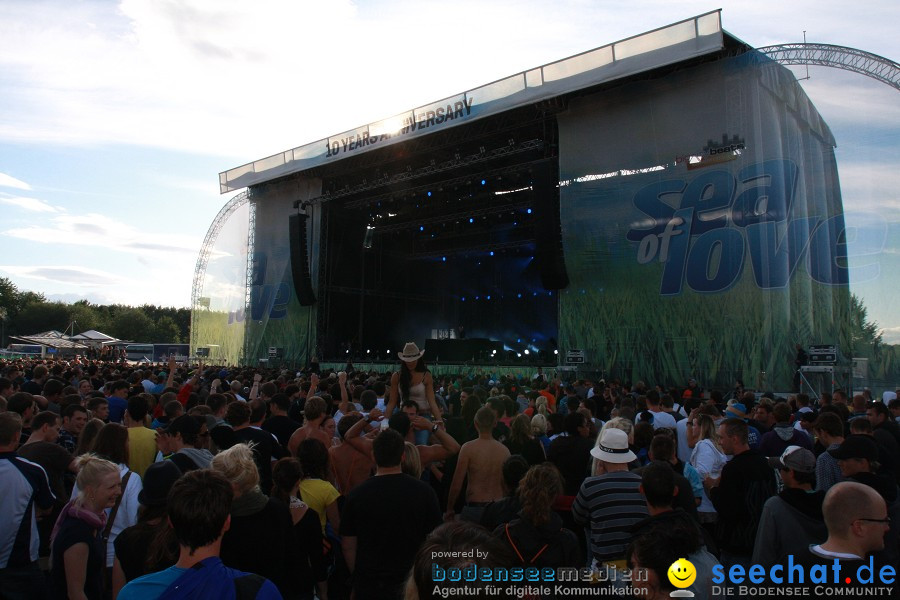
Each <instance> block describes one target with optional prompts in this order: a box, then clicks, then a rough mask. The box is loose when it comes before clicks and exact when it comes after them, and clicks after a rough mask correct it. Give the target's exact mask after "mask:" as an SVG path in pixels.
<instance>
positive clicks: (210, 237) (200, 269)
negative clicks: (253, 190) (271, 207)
mask: <svg viewBox="0 0 900 600" xmlns="http://www.w3.org/2000/svg"><path fill="white" fill-rule="evenodd" d="M249 201H250V194H249V193H248V191H247V190H245V191H243V192H241V193H240V194H238V195H236V196H233V197H232V198H231V199H230V200H229V201H228V202H226V203H225V206H223V207H222V209H221V210H220V211H219V214H217V215H216V218H215V219H213V222H212V224H211V225H210V226H209V230H208V231H207V232H206V237H205V238H204V239H203V245H202V246H201V247H200V255H199V256H198V257H197V266H196V267H195V268H194V283H193V286H192V288H191V349H192V350H194V351H196V348H197V327H195V325H196V320H195V316H196V311H197V310H199V303H200V294H201V292H202V291H203V282H204V280H205V279H206V267H207V265H209V255H210V253H211V252H212V249H213V246H215V244H216V239H218V237H219V232H220V231H222V227H224V226H225V223H226V222H227V221H228V218H229V217H230V216H231V214H232V213H234V211H236V210H237V209H239V208H241V207H242V206H244V205H245V204H247V202H249ZM250 230H251V232H252V231H253V228H252V227H251V229H250ZM251 235H252V233H251Z"/></svg>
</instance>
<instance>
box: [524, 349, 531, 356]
mask: <svg viewBox="0 0 900 600" xmlns="http://www.w3.org/2000/svg"><path fill="white" fill-rule="evenodd" d="M522 352H523V353H524V354H525V355H526V356H528V355H529V354H531V352H529V351H528V348H525V350H523V351H522Z"/></svg>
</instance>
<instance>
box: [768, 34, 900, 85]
mask: <svg viewBox="0 0 900 600" xmlns="http://www.w3.org/2000/svg"><path fill="white" fill-rule="evenodd" d="M757 50H759V51H760V52H762V53H763V54H765V55H766V56H768V57H769V58H771V59H772V60H775V61H777V62H779V63H781V64H782V65H816V66H821V67H834V68H836V69H844V70H845V71H852V72H854V73H860V74H862V75H865V76H867V77H871V78H872V79H875V80H877V81H880V82H881V83H886V84H887V85H889V86H891V87H892V88H894V89H895V90H898V91H900V65H898V64H897V63H895V62H894V61H892V60H888V59H886V58H884V57H883V56H878V55H877V54H872V53H871V52H865V51H863V50H857V49H856V48H848V47H846V46H834V45H832V44H779V45H777V46H764V47H762V48H757Z"/></svg>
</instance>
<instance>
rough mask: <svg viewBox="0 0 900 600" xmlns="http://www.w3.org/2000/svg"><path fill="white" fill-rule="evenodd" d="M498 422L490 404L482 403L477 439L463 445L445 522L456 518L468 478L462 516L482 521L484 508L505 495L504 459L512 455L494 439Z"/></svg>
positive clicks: (479, 410)
mask: <svg viewBox="0 0 900 600" xmlns="http://www.w3.org/2000/svg"><path fill="white" fill-rule="evenodd" d="M496 424H497V416H496V414H494V411H493V410H491V408H490V407H488V406H482V407H481V408H480V409H478V412H477V413H475V429H477V430H478V438H476V439H474V440H472V441H470V442H466V443H465V444H463V446H462V449H461V450H460V451H459V461H458V462H457V464H456V471H455V472H454V473H453V483H451V484H450V493H449V495H448V497H447V512H446V513H445V515H444V520H445V521H450V520H453V512H454V511H453V507H454V506H455V505H456V499H457V498H458V497H459V492H460V490H461V489H462V484H463V480H464V479H466V478H468V486H467V488H466V506H465V507H464V508H463V510H462V513H461V514H460V516H461V517H462V518H463V519H465V520H467V521H473V522H475V523H480V522H481V513H482V512H484V507H485V506H487V505H488V504H489V503H491V502H493V501H495V500H500V499H501V498H503V461H505V460H506V459H507V458H508V457H509V450H508V449H507V448H506V446H504V445H503V444H501V443H500V442H498V441H497V440H495V439H494V438H493V435H492V431H493V429H494V425H496Z"/></svg>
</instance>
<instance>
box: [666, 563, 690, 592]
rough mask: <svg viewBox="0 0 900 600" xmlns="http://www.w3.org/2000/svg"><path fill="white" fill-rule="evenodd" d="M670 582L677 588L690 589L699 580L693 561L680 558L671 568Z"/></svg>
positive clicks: (669, 572)
mask: <svg viewBox="0 0 900 600" xmlns="http://www.w3.org/2000/svg"><path fill="white" fill-rule="evenodd" d="M668 574H669V582H670V583H671V584H672V585H674V586H675V587H677V588H682V589H683V588H686V587H690V586H691V584H692V583H694V580H695V579H697V569H695V568H694V565H693V564H692V563H691V561H689V560H687V559H684V558H679V559H678V560H676V561H675V562H673V563H672V566H670V567H669V571H668Z"/></svg>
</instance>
